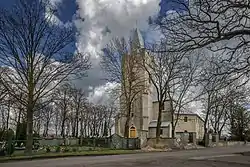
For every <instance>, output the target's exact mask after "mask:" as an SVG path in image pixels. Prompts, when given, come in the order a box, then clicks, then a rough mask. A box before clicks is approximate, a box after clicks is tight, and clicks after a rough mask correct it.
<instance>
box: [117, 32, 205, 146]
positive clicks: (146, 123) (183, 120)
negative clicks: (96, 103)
mask: <svg viewBox="0 0 250 167" xmlns="http://www.w3.org/2000/svg"><path fill="white" fill-rule="evenodd" d="M132 47H133V48H132V50H136V51H137V53H138V55H136V56H141V57H143V59H144V60H145V61H150V55H148V53H147V52H146V51H145V46H144V40H143V37H142V34H141V32H140V30H139V29H137V28H136V29H135V30H134V31H133V36H132ZM124 63H126V61H124ZM137 74H139V75H140V77H139V78H142V79H143V82H142V83H143V84H142V86H143V89H142V91H141V92H140V93H137V94H136V97H135V99H134V100H133V101H132V110H131V113H130V119H129V137H130V138H139V139H140V140H141V145H144V144H145V142H146V141H147V139H148V138H155V136H156V125H157V117H158V107H159V105H158V102H157V101H154V99H153V95H154V94H153V91H154V87H153V84H152V83H151V81H150V79H149V75H148V73H147V72H146V71H145V70H143V69H140V71H137ZM137 77H138V76H137ZM123 100H124V99H123V97H121V98H120V103H122V102H123ZM168 108H169V103H168V101H166V102H165V103H164V109H163V112H162V114H163V115H162V123H161V137H162V138H171V137H172V136H171V131H172V129H171V119H172V117H171V113H170V112H169V109H168ZM120 113H121V114H119V116H118V117H117V118H116V122H115V133H116V134H118V135H120V136H124V131H125V123H126V120H127V114H126V111H124V110H123V109H122V108H120ZM175 118H176V116H175ZM203 126H204V121H203V120H202V119H201V118H200V117H199V116H198V115H197V114H193V113H185V114H184V113H181V114H179V119H178V123H177V126H176V130H175V133H176V137H178V136H180V134H181V133H189V135H190V136H191V137H193V135H195V137H196V138H197V139H198V140H200V139H202V138H203V135H204V130H203V129H204V128H203Z"/></svg>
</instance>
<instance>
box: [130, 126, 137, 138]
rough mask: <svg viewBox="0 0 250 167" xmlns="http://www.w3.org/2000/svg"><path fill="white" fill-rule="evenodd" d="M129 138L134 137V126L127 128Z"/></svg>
mask: <svg viewBox="0 0 250 167" xmlns="http://www.w3.org/2000/svg"><path fill="white" fill-rule="evenodd" d="M129 138H136V128H135V127H134V126H131V127H130V129H129Z"/></svg>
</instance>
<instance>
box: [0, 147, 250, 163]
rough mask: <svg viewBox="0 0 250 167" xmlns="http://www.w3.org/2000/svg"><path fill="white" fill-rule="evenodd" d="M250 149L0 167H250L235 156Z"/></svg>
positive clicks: (235, 148) (91, 158)
mask: <svg viewBox="0 0 250 167" xmlns="http://www.w3.org/2000/svg"><path fill="white" fill-rule="evenodd" d="M245 151H250V146H238V147H228V148H208V149H201V150H189V151H178V152H162V153H145V154H133V155H132V154H131V155H114V156H99V157H72V158H58V159H48V160H34V161H20V162H10V163H2V164H0V166H1V167H129V166H131V165H132V166H133V167H200V166H202V167H211V166H213V167H241V166H242V167H244V166H245V167H247V166H248V167H249V166H250V157H249V156H239V155H236V154H234V153H240V152H245Z"/></svg>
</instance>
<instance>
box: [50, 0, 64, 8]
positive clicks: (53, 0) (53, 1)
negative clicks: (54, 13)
mask: <svg viewBox="0 0 250 167" xmlns="http://www.w3.org/2000/svg"><path fill="white" fill-rule="evenodd" d="M49 1H50V3H51V5H53V6H55V7H57V6H58V5H59V4H61V3H62V1H63V0H49Z"/></svg>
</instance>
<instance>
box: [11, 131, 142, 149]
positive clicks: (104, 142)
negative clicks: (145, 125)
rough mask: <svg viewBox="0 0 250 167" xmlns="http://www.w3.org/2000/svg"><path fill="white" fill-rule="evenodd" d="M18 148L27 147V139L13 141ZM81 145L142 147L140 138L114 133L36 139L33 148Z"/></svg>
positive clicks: (112, 147)
mask: <svg viewBox="0 0 250 167" xmlns="http://www.w3.org/2000/svg"><path fill="white" fill-rule="evenodd" d="M12 142H13V144H14V146H15V148H16V149H25V144H26V141H25V140H13V141H12ZM62 145H67V146H80V147H100V148H110V149H140V139H138V138H124V137H121V136H119V135H117V134H114V135H112V136H110V137H106V138H65V139H63V138H54V139H34V141H33V148H34V149H38V148H39V147H43V146H62Z"/></svg>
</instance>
